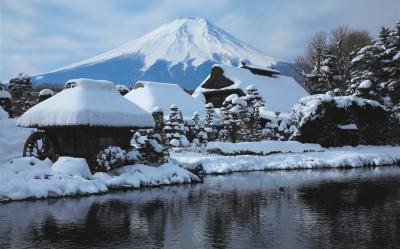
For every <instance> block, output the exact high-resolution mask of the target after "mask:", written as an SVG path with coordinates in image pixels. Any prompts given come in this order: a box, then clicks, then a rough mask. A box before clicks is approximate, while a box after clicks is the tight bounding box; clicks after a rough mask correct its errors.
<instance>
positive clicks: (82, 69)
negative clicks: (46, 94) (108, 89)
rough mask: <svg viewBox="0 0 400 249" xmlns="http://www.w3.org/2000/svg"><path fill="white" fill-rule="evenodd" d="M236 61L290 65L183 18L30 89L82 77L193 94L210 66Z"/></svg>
mask: <svg viewBox="0 0 400 249" xmlns="http://www.w3.org/2000/svg"><path fill="white" fill-rule="evenodd" d="M240 60H244V61H246V62H248V63H251V64H255V65H262V66H274V65H275V68H277V67H278V69H281V70H282V69H283V71H284V72H285V70H286V71H287V70H289V71H290V64H285V63H284V62H279V61H277V60H275V59H274V58H272V57H269V56H267V55H265V54H264V53H263V52H261V51H259V50H257V49H255V48H253V47H251V46H250V45H248V44H246V43H244V42H242V41H239V40H238V39H236V38H235V37H233V36H232V35H230V34H228V33H227V32H225V31H224V30H222V29H220V28H218V27H217V26H215V25H213V24H211V23H210V22H208V21H206V20H204V19H201V18H185V19H176V20H173V21H172V22H169V23H167V24H164V25H162V26H160V27H159V28H157V29H155V30H153V31H151V32H150V33H147V34H145V35H143V36H142V37H140V38H138V39H136V40H134V41H132V42H129V43H127V44H125V45H123V46H120V47H118V48H116V49H113V50H110V51H108V52H105V53H103V54H100V55H98V56H95V57H92V58H89V59H86V60H83V61H81V62H78V63H73V64H70V65H68V66H65V67H63V68H60V69H57V70H54V71H52V72H49V73H46V74H42V75H39V76H36V77H34V83H35V84H41V83H57V84H63V83H64V82H66V81H67V80H68V79H71V78H80V77H87V78H94V79H106V80H110V81H113V82H115V83H120V84H125V85H127V86H132V85H133V84H134V82H136V81H137V80H151V81H161V82H173V83H178V84H179V85H180V86H182V87H184V88H189V89H194V88H195V87H196V86H197V85H199V83H200V82H202V81H203V80H204V78H205V77H206V76H207V75H208V74H209V72H210V68H211V66H212V65H213V64H215V63H220V64H225V65H231V66H238V65H239V63H240ZM282 63H283V64H282ZM280 65H283V66H280ZM276 66H277V67H276ZM279 67H281V68H279Z"/></svg>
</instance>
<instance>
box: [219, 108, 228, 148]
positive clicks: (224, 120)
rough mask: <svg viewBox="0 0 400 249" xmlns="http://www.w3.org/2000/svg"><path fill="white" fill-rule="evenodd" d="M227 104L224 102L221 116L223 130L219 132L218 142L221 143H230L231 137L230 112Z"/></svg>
mask: <svg viewBox="0 0 400 249" xmlns="http://www.w3.org/2000/svg"><path fill="white" fill-rule="evenodd" d="M226 105H227V102H226V101H224V103H223V105H222V107H221V116H222V121H221V129H220V130H219V133H218V140H219V141H223V142H225V141H228V140H229V138H230V136H229V130H230V117H229V112H228V110H227V106H226Z"/></svg>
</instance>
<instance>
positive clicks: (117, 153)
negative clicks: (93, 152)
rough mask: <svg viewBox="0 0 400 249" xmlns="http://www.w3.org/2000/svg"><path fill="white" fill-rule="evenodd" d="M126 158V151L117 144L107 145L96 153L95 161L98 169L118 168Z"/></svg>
mask: <svg viewBox="0 0 400 249" xmlns="http://www.w3.org/2000/svg"><path fill="white" fill-rule="evenodd" d="M125 160H126V151H125V150H123V149H122V148H121V147H119V146H109V147H107V148H105V149H103V150H101V151H100V152H99V154H97V158H96V162H97V166H98V169H99V170H100V171H108V170H112V169H115V168H118V167H120V166H122V165H123V164H124V162H125Z"/></svg>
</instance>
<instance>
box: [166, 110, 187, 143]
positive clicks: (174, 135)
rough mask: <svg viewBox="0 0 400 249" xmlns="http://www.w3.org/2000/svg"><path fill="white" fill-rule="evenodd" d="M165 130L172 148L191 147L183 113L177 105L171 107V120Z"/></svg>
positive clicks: (169, 119)
mask: <svg viewBox="0 0 400 249" xmlns="http://www.w3.org/2000/svg"><path fill="white" fill-rule="evenodd" d="M164 130H165V133H166V138H167V139H168V142H169V145H170V146H173V147H180V146H182V147H186V146H188V145H189V141H188V140H187V137H186V127H185V125H184V122H183V118H182V113H181V111H180V110H179V108H178V107H177V106H176V105H175V104H173V105H171V107H170V112H169V118H168V120H167V123H166V126H165V129H164Z"/></svg>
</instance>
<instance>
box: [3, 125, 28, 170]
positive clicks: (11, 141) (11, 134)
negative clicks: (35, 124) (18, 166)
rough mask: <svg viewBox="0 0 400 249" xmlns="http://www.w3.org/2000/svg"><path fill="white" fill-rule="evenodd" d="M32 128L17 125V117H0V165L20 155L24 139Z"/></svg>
mask: <svg viewBox="0 0 400 249" xmlns="http://www.w3.org/2000/svg"><path fill="white" fill-rule="evenodd" d="M32 130H33V129H28V128H20V127H17V119H14V118H13V119H0V165H1V163H4V162H8V161H9V160H10V159H11V158H16V157H21V156H22V149H23V148H24V144H25V141H26V139H27V138H28V136H29V135H30V134H31V132H32Z"/></svg>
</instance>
